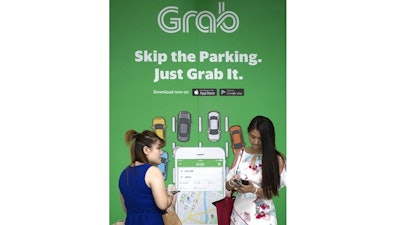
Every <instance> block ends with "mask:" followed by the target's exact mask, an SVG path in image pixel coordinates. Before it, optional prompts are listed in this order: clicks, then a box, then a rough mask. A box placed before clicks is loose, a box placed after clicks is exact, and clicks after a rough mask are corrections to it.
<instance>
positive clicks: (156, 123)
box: [152, 116, 167, 140]
mask: <svg viewBox="0 0 400 225" xmlns="http://www.w3.org/2000/svg"><path fill="white" fill-rule="evenodd" d="M166 127H167V126H166V123H165V119H164V117H161V116H156V117H154V118H153V125H152V128H153V131H154V132H155V133H156V134H157V135H158V136H159V137H160V138H162V139H164V140H165V137H166V135H165V128H166Z"/></svg>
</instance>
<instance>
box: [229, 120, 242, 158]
mask: <svg viewBox="0 0 400 225" xmlns="http://www.w3.org/2000/svg"><path fill="white" fill-rule="evenodd" d="M229 134H230V136H231V146H232V149H233V152H234V153H235V154H236V152H238V151H240V150H241V149H243V148H244V147H245V143H244V139H243V132H242V127H241V126H239V125H233V126H231V127H230V128H229Z"/></svg>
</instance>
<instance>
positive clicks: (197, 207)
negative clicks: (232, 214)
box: [175, 147, 225, 225]
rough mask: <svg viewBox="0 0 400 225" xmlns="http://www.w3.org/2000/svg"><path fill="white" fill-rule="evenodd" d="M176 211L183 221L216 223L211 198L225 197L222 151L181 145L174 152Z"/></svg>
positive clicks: (223, 155) (188, 222) (215, 199)
mask: <svg viewBox="0 0 400 225" xmlns="http://www.w3.org/2000/svg"><path fill="white" fill-rule="evenodd" d="M175 171H176V174H175V185H176V189H177V190H180V192H179V193H177V202H176V213H177V214H178V216H179V218H180V219H181V221H182V223H183V224H184V225H187V224H193V225H201V224H214V225H217V224H218V221H217V211H216V208H215V206H214V205H213V204H212V202H214V201H217V200H220V199H222V198H224V197H225V151H224V150H223V149H222V148H218V147H181V148H178V149H177V150H176V152H175Z"/></svg>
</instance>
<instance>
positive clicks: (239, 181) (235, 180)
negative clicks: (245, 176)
mask: <svg viewBox="0 0 400 225" xmlns="http://www.w3.org/2000/svg"><path fill="white" fill-rule="evenodd" d="M233 181H234V182H235V183H237V184H239V185H248V184H249V181H248V180H242V179H240V180H238V179H234V180H233Z"/></svg>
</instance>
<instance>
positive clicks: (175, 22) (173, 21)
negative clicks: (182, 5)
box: [157, 2, 239, 33]
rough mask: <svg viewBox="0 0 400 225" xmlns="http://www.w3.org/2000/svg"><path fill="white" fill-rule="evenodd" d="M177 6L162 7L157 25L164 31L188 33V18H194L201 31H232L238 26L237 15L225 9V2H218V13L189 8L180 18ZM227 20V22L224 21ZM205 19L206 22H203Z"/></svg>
mask: <svg viewBox="0 0 400 225" xmlns="http://www.w3.org/2000/svg"><path fill="white" fill-rule="evenodd" d="M178 14H179V8H178V7H176V6H168V7H165V8H163V9H162V10H161V11H160V12H159V13H158V17H157V22H158V26H159V27H160V28H161V30H163V31H164V32H166V33H177V32H179V31H182V32H183V33H189V31H190V29H189V24H190V20H191V19H192V20H194V21H195V24H196V28H197V29H198V30H199V31H201V32H203V33H216V32H217V28H219V29H221V30H222V31H223V32H225V33H233V32H235V31H236V30H237V29H238V27H239V17H238V16H237V15H236V13H234V12H232V11H225V3H224V2H219V3H218V15H217V17H216V16H215V15H213V14H212V13H211V12H210V11H201V12H197V11H195V10H190V11H188V12H186V13H185V14H184V15H183V17H182V18H180V17H178ZM227 20H228V21H229V23H227V22H226V21H227ZM204 21H207V23H204Z"/></svg>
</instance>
